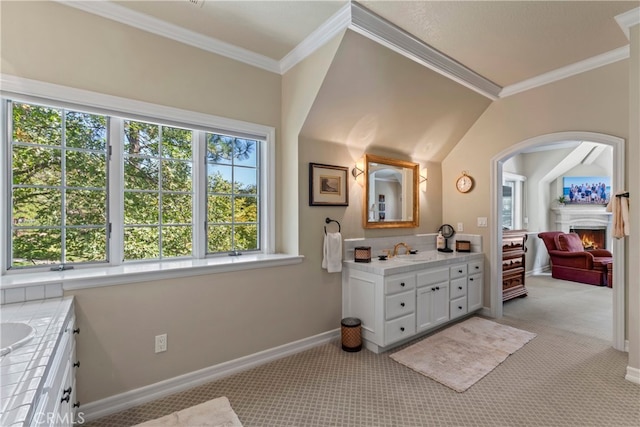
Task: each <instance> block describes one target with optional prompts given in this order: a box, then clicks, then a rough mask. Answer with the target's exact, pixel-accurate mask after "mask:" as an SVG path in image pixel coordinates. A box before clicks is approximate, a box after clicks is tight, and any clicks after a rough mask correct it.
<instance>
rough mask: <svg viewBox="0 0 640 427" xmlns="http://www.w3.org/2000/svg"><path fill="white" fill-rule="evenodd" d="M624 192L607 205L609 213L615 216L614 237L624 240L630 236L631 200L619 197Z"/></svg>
mask: <svg viewBox="0 0 640 427" xmlns="http://www.w3.org/2000/svg"><path fill="white" fill-rule="evenodd" d="M622 193H624V191H621V192H618V193H616V195H615V196H614V197H612V198H611V200H610V201H609V204H608V205H607V212H611V213H612V216H613V233H612V234H613V237H615V238H616V239H622V238H623V237H625V236H628V235H629V198H627V197H617V195H618V194H622Z"/></svg>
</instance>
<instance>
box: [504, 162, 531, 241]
mask: <svg viewBox="0 0 640 427" xmlns="http://www.w3.org/2000/svg"><path fill="white" fill-rule="evenodd" d="M526 179H527V178H526V177H525V176H523V175H518V174H515V173H510V172H503V174H502V229H503V230H518V229H522V228H523V227H525V226H526V223H527V215H526V211H527V210H526V204H525V200H526V199H525V196H524V182H525V181H526Z"/></svg>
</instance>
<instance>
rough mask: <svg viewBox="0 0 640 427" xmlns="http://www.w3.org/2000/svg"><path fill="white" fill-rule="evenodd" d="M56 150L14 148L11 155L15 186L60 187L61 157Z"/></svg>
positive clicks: (32, 147)
mask: <svg viewBox="0 0 640 427" xmlns="http://www.w3.org/2000/svg"><path fill="white" fill-rule="evenodd" d="M60 153H61V152H60V150H58V149H53V150H52V149H48V148H43V147H34V146H31V147H24V146H14V147H13V155H12V159H11V162H12V170H11V173H12V174H13V183H14V184H15V185H62V172H61V165H62V161H61V157H60V156H61V155H60Z"/></svg>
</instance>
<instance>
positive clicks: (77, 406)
mask: <svg viewBox="0 0 640 427" xmlns="http://www.w3.org/2000/svg"><path fill="white" fill-rule="evenodd" d="M73 407H74V408H79V407H80V401H79V400H78V401H77V402H76V403H74V404H73Z"/></svg>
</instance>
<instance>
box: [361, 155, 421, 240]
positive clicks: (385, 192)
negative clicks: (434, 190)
mask: <svg viewBox="0 0 640 427" xmlns="http://www.w3.org/2000/svg"><path fill="white" fill-rule="evenodd" d="M419 174H420V165H418V164H417V163H413V162H408V161H404V160H396V159H389V158H386V157H381V156H376V155H373V154H365V155H364V183H365V184H364V192H363V193H364V196H363V200H364V201H363V209H362V225H363V227H364V228H411V227H417V226H418V225H419V219H420V200H419V198H418V191H419V179H420V177H419Z"/></svg>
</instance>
